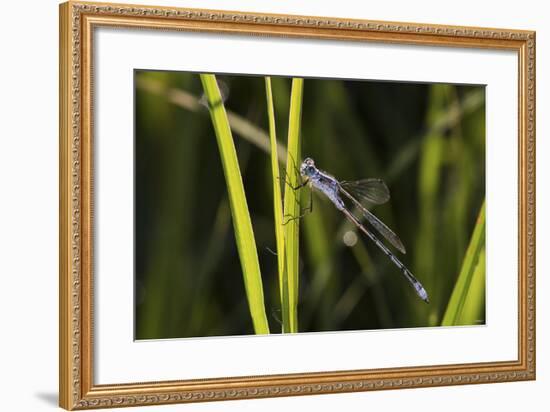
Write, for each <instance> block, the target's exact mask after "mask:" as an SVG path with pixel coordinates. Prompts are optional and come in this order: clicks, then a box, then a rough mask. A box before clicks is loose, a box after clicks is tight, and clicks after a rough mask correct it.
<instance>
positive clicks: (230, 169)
mask: <svg viewBox="0 0 550 412" xmlns="http://www.w3.org/2000/svg"><path fill="white" fill-rule="evenodd" d="M200 78H201V82H202V85H203V88H204V93H205V95H206V98H207V101H208V105H209V107H210V116H211V118H212V124H213V126H214V131H215V134H216V140H217V142H218V148H219V150H220V156H221V159H222V164H223V171H224V174H225V180H226V183H227V191H228V193H229V202H230V205H231V215H232V217H233V227H234V230H235V239H236V242H237V249H238V251H239V258H240V260H241V267H242V271H243V277H244V285H245V289H246V296H247V299H248V306H249V309H250V314H251V316H252V322H253V325H254V331H255V333H256V334H266V333H269V325H268V323H267V316H266V312H265V304H264V293H263V286H262V277H261V273H260V264H259V261H258V252H257V248H256V240H255V239H254V232H253V230H252V222H251V219H250V213H249V211H248V205H247V202H246V196H245V194H244V186H243V181H242V177H241V171H240V168H239V162H238V159H237V152H236V150H235V145H234V142H233V136H232V135H231V129H230V127H229V122H228V120H227V114H226V112H225V107H224V104H223V101H222V97H221V94H220V90H219V88H218V83H217V81H216V77H215V76H214V75H212V74H201V75H200Z"/></svg>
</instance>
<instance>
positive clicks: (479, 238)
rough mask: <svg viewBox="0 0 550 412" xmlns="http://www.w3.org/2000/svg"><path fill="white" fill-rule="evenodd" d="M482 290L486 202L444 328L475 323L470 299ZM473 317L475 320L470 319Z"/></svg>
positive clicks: (480, 213) (457, 282)
mask: <svg viewBox="0 0 550 412" xmlns="http://www.w3.org/2000/svg"><path fill="white" fill-rule="evenodd" d="M480 288H485V202H483V205H482V206H481V210H480V212H479V215H478V218H477V221H476V225H475V227H474V231H473V233H472V237H471V239H470V244H469V245H468V249H467V250H466V255H465V256H464V260H463V261H462V268H461V270H460V274H459V276H458V279H457V281H456V283H455V287H454V289H453V293H452V294H451V298H450V299H449V304H448V305H447V310H446V311H445V315H444V316H443V321H442V322H441V324H442V326H455V325H471V324H473V323H475V322H476V320H477V313H474V312H475V311H473V310H471V306H472V305H473V303H472V301H473V300H472V299H470V298H471V296H473V295H480V293H479V292H480V291H479V289H480ZM469 301H470V303H469ZM468 307H469V308H468ZM468 314H469V316H466V315H468ZM472 316H473V317H474V318H473V319H471V318H470V317H472Z"/></svg>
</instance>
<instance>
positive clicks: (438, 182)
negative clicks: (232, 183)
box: [135, 71, 485, 339]
mask: <svg viewBox="0 0 550 412" xmlns="http://www.w3.org/2000/svg"><path fill="white" fill-rule="evenodd" d="M135 76H136V78H135V79H136V91H135V142H136V144H135V234H136V235H135V275H136V283H135V284H136V291H135V292H136V293H135V302H136V307H135V313H136V316H135V330H136V338H137V339H157V338H176V337H191V336H214V335H240V334H252V333H253V329H252V322H251V319H250V315H249V312H248V306H247V301H246V297H245V291H244V285H243V280H242V273H241V268H240V262H239V258H238V254H237V250H236V244H235V239H234V234H233V228H232V225H231V214H230V210H229V204H228V199H227V192H226V185H225V180H224V176H223V170H222V166H221V161H220V156H219V152H218V148H217V144H216V138H215V135H214V131H213V127H212V124H211V120H210V117H209V113H208V110H207V109H206V108H204V107H202V106H198V107H199V109H198V110H188V109H185V108H183V107H181V106H178V105H177V104H174V103H173V102H171V98H170V96H171V95H170V93H171V92H173V91H174V90H184V91H186V92H188V93H191V94H193V95H194V96H196V98H197V99H199V98H200V97H201V95H202V88H201V83H200V80H199V76H198V74H194V73H176V72H153V71H136V72H135ZM218 79H219V80H220V81H222V82H223V83H224V84H225V85H226V86H227V90H228V98H227V100H226V103H225V105H226V108H227V109H228V110H230V111H233V112H235V113H237V114H239V115H240V116H242V117H244V118H245V119H246V120H247V121H248V122H250V123H251V124H253V125H256V126H258V127H260V128H262V129H263V130H266V131H267V115H266V99H265V86H264V79H263V78H262V77H254V76H218ZM290 81H291V79H289V78H273V87H274V90H273V92H274V100H275V110H276V116H277V136H278V139H279V142H280V143H281V144H283V145H284V144H285V143H286V131H287V123H288V109H289V101H290ZM144 84H149V85H151V84H153V85H156V86H159V87H160V90H161V91H160V92H158V91H156V92H151V91H150V90H147V88H144V87H143V85H144ZM484 96H485V90H484V87H483V86H463V85H445V84H413V83H393V82H372V81H343V80H320V79H306V80H305V82H304V98H303V117H302V154H303V156H304V157H305V156H311V157H313V158H314V159H315V160H316V164H317V166H318V167H319V168H321V169H323V170H326V171H328V172H329V173H330V174H332V175H334V176H336V177H337V178H339V179H341V180H356V179H360V178H364V177H380V178H382V179H384V180H385V181H386V182H387V184H388V186H389V188H390V191H391V196H392V198H391V200H390V202H389V203H388V204H385V205H382V206H377V207H376V208H373V209H372V210H373V212H374V213H375V214H376V215H377V216H378V217H379V218H381V219H382V220H383V221H384V222H386V224H387V225H388V226H389V227H391V228H392V229H393V230H394V231H395V232H396V233H397V234H398V235H399V236H400V238H401V239H402V241H403V243H404V245H405V246H406V248H407V254H406V255H399V253H398V256H399V257H400V258H402V261H403V262H404V263H405V264H406V265H407V266H408V267H409V268H410V269H411V270H412V272H413V273H414V274H415V275H416V276H417V277H418V278H419V280H421V281H422V283H423V284H424V286H425V288H426V289H427V291H428V293H429V294H430V300H431V303H430V304H429V305H426V304H425V303H423V302H422V301H421V300H420V299H419V298H418V297H417V296H416V294H415V293H414V291H413V289H412V288H411V287H410V285H409V284H408V283H407V282H406V281H405V279H404V278H403V277H402V275H401V273H400V272H399V270H397V269H396V268H395V266H393V264H392V263H391V261H390V260H389V259H388V258H387V257H386V256H385V255H383V254H382V253H381V252H380V251H379V250H378V249H377V248H376V246H374V245H373V244H372V243H371V242H369V241H368V239H366V237H364V236H362V235H359V234H358V236H359V241H358V243H357V244H356V246H354V247H353V248H350V247H347V246H345V244H344V243H343V241H342V238H343V234H344V233H345V232H346V231H347V230H349V229H351V227H350V226H349V224H348V223H347V221H346V220H345V219H344V217H343V216H342V215H341V213H340V212H338V211H337V210H336V209H335V208H334V207H333V206H332V204H331V203H329V202H328V201H327V200H326V199H324V198H322V196H319V194H314V211H313V213H312V214H309V215H308V216H306V217H305V218H303V219H302V229H301V242H302V246H301V252H300V253H301V256H300V259H301V263H300V265H301V272H300V299H299V330H300V331H301V332H312V331H336V330H357V329H377V328H400V327H416V326H434V325H438V324H439V323H440V321H441V317H442V316H443V313H444V311H445V308H446V305H447V302H448V299H449V296H450V293H451V291H452V288H453V286H454V283H455V280H456V277H457V275H458V273H459V270H460V265H461V262H462V259H463V257H464V253H465V251H466V247H467V245H468V241H469V238H470V235H471V231H472V228H473V226H474V223H475V219H476V216H477V213H478V211H479V208H480V207H481V204H482V202H483V199H484V196H485V97H484ZM233 137H234V140H235V145H236V148H237V154H238V157H239V162H240V167H241V172H242V175H243V181H244V186H245V191H246V196H247V200H248V206H249V209H250V213H251V217H252V223H253V227H254V233H255V236H256V242H257V246H258V254H259V258H260V266H261V270H262V277H263V285H264V293H265V300H266V308H267V313H268V317H269V323H270V329H271V331H272V333H278V332H280V329H281V327H280V324H279V321H278V319H280V303H279V300H278V299H279V290H278V284H277V258H276V256H274V255H273V254H271V253H270V252H269V251H268V248H270V249H271V250H276V246H275V236H274V222H273V199H272V177H271V166H270V159H269V156H268V155H267V153H266V152H265V151H263V150H261V149H259V148H258V147H257V146H255V145H253V144H251V143H249V142H248V141H246V140H244V139H243V138H242V137H240V136H238V135H237V134H235V133H234V136H233ZM306 203H307V198H304V205H305V204H306ZM478 323H484V316H483V317H481V319H480V320H479V322H478Z"/></svg>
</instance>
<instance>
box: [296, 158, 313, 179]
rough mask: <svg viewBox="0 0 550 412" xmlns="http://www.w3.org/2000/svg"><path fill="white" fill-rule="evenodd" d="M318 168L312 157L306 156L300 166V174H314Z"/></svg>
mask: <svg viewBox="0 0 550 412" xmlns="http://www.w3.org/2000/svg"><path fill="white" fill-rule="evenodd" d="M316 170H317V169H316V168H315V162H314V161H313V159H312V158H311V157H306V158H305V159H304V161H303V162H302V165H301V166H300V174H301V175H302V176H313V175H314V174H315V172H316Z"/></svg>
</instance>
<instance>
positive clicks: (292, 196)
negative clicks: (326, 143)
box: [283, 79, 304, 333]
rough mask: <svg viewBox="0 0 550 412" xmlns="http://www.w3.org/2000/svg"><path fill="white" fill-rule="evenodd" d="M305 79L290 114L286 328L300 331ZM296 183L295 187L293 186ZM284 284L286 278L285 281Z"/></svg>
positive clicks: (295, 84) (295, 82) (296, 86)
mask: <svg viewBox="0 0 550 412" xmlns="http://www.w3.org/2000/svg"><path fill="white" fill-rule="evenodd" d="M303 88H304V80H303V79H292V92H291V95H290V115H289V120H288V143H287V162H286V180H287V181H288V184H286V185H285V199H284V216H285V221H286V224H285V241H286V260H287V270H286V279H287V280H286V282H287V284H288V291H289V293H288V308H289V312H290V319H289V320H290V322H289V325H288V326H287V325H283V326H284V329H285V332H292V333H294V332H298V275H299V273H298V270H299V256H300V255H299V253H300V249H299V244H300V242H299V234H300V219H299V216H300V213H301V209H300V198H299V197H300V192H299V191H296V190H294V189H293V187H296V186H298V185H299V183H300V176H299V172H298V170H297V169H298V168H299V167H300V165H299V164H297V163H298V162H300V159H301V154H300V124H301V118H302V94H303ZM291 186H292V187H291ZM283 284H284V282H283Z"/></svg>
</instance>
